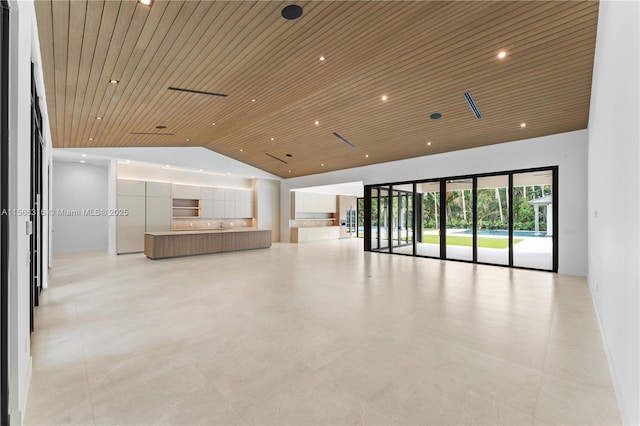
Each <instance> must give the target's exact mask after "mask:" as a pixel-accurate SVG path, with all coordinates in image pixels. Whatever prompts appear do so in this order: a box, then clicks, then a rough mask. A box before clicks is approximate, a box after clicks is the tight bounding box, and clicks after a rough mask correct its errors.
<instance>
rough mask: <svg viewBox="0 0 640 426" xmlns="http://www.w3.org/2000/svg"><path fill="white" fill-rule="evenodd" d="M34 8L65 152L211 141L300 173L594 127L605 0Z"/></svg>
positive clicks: (57, 140)
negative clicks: (292, 7)
mask: <svg viewBox="0 0 640 426" xmlns="http://www.w3.org/2000/svg"><path fill="white" fill-rule="evenodd" d="M36 3H37V4H36V13H37V16H38V24H39V31H40V36H41V39H42V40H41V46H42V49H43V55H42V57H43V69H44V72H45V85H46V87H47V99H48V107H49V111H50V116H51V117H52V119H51V125H52V126H54V127H55V129H52V135H53V137H54V146H57V147H62V146H140V147H142V146H191V145H194V146H204V147H207V148H209V149H212V150H214V151H216V152H219V153H221V154H224V155H227V156H229V157H231V158H235V159H237V160H240V161H244V162H246V163H248V164H251V165H253V166H255V167H258V168H261V169H264V170H267V171H269V172H271V173H274V174H277V175H280V176H283V177H289V176H300V175H305V174H312V173H319V172H323V171H329V170H338V169H342V168H349V167H356V166H361V165H366V164H372V163H376V162H383V161H390V160H397V159H403V158H410V157H414V156H421V155H430V154H434V153H441V152H447V151H452V150H459V149H466V148H472V147H478V146H485V145H490V144H496V143H501V142H507V141H512V140H517V139H524V138H532V137H536V136H543V135H548V134H553V133H559V132H566V131H570V130H577V129H582V128H586V125H587V120H588V109H589V98H590V90H591V72H592V68H593V53H594V45H595V31H596V25H597V14H598V4H597V3H596V2H591V1H582V2H581V1H575V2H553V1H535V2H526V1H524V2H520V1H499V2H498V1H495V2H494V1H482V2H437V1H434V2H422V1H404V2H385V1H370V2H352V1H332V2H329V1H326V2H317V1H300V2H298V4H299V5H300V6H302V7H303V8H304V14H303V16H302V17H301V18H300V19H298V20H295V21H286V20H284V19H283V18H282V17H281V16H280V10H281V9H282V7H284V6H285V5H288V4H290V2H279V1H270V2H260V1H216V2H210V1H202V2H198V1H184V2H183V1H163V0H156V1H155V3H154V4H153V5H152V6H151V7H146V6H142V5H139V4H137V2H135V1H131V0H123V1H111V0H110V1H106V2H93V1H89V2H87V1H72V2H71V1H69V0H59V1H58V0H56V1H52V0H37V1H36ZM501 49H504V50H506V51H507V52H508V56H507V58H506V59H504V60H498V59H497V58H496V55H497V52H498V51H499V50H501ZM321 55H323V56H326V57H327V60H326V61H324V62H321V61H319V59H318V58H319V57H320V56H321ZM111 78H115V79H118V80H119V81H120V82H119V84H117V85H112V84H109V79H111ZM169 86H176V87H184V88H188V89H195V90H204V91H210V92H218V93H224V94H228V96H227V97H214V96H207V95H201V94H194V93H184V92H175V91H170V90H167V89H168V87H169ZM465 91H470V92H471V93H472V95H473V97H474V100H475V101H476V103H477V105H478V107H479V109H480V110H481V112H482V114H483V118H482V119H481V120H476V119H475V117H474V116H473V114H472V112H471V110H470V108H469V106H468V105H467V103H466V101H465V99H464V97H463V92H465ZM383 94H385V95H387V96H388V100H387V101H386V102H383V101H382V100H381V99H380V97H381V95H383ZM252 99H256V102H251V100H252ZM433 112H440V113H442V114H443V118H442V119H440V120H438V121H434V120H430V119H429V114H431V113H433ZM98 115H101V116H104V119H103V120H96V119H95V118H96V116H98ZM54 118H55V119H54ZM315 120H319V121H320V125H318V126H316V125H315V124H314V121H315ZM214 122H215V123H216V125H215V126H214V125H212V123H214ZM521 122H527V127H525V128H520V123H521ZM160 124H162V125H166V126H167V129H164V130H157V129H155V126H157V125H160ZM135 132H142V133H153V132H162V133H167V134H168V135H164V136H162V135H132V134H131V133H135ZM332 132H338V133H340V134H341V135H343V136H344V137H346V138H348V139H349V140H350V141H351V142H352V143H354V144H355V145H356V146H355V148H351V147H349V146H348V145H346V144H345V143H343V142H341V141H340V140H338V139H337V138H336V137H335V136H333V135H332ZM272 137H273V138H274V139H275V140H274V141H272V140H271V138H272ZM89 138H94V140H92V141H89ZM428 141H431V142H432V144H431V145H430V146H429V145H427V142H428ZM266 153H269V154H272V155H274V156H276V157H278V158H281V159H283V160H284V161H286V162H287V164H285V163H283V162H280V161H278V160H275V159H273V158H271V157H269V156H267V155H266ZM287 153H289V154H292V155H293V157H286V154H287ZM367 154H368V158H367V157H366V155H367ZM323 162H324V164H325V165H324V167H323V166H321V164H322V163H323ZM289 170H291V173H289Z"/></svg>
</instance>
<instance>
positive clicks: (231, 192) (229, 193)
mask: <svg viewBox="0 0 640 426" xmlns="http://www.w3.org/2000/svg"><path fill="white" fill-rule="evenodd" d="M236 193H237V190H236V189H228V188H225V190H224V200H225V201H235V200H236Z"/></svg>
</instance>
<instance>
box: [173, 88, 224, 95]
mask: <svg viewBox="0 0 640 426" xmlns="http://www.w3.org/2000/svg"><path fill="white" fill-rule="evenodd" d="M169 90H175V91H176V92H187V93H197V94H198V95H209V96H222V97H227V96H229V95H225V94H224V93H215V92H205V91H204V90H195V89H185V88H183V87H173V86H171V87H169Z"/></svg>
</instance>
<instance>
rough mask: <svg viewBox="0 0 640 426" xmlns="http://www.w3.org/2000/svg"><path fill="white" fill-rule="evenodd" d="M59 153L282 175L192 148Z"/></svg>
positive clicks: (261, 175)
mask: <svg viewBox="0 0 640 426" xmlns="http://www.w3.org/2000/svg"><path fill="white" fill-rule="evenodd" d="M56 151H57V152H75V153H84V154H87V155H99V156H103V157H109V158H119V159H123V160H131V161H146V162H149V163H157V164H163V165H164V164H169V165H170V166H177V167H185V168H190V169H195V170H198V169H203V170H205V171H212V172H217V173H221V174H223V175H224V174H226V173H231V174H232V175H234V176H242V177H245V178H252V177H256V178H264V179H276V180H279V179H280V178H279V177H278V176H275V175H272V174H271V173H268V172H265V171H264V170H261V169H258V168H256V167H253V166H250V165H248V164H245V163H242V162H240V161H238V160H234V159H233V158H230V157H227V156H225V155H222V154H218V153H217V152H213V151H211V150H209V149H206V148H203V147H197V146H191V147H155V148H66V149H56Z"/></svg>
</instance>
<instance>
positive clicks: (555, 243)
mask: <svg viewBox="0 0 640 426" xmlns="http://www.w3.org/2000/svg"><path fill="white" fill-rule="evenodd" d="M542 171H547V172H548V171H550V172H551V173H552V178H551V180H552V182H551V188H552V194H551V195H552V203H553V208H552V215H553V224H552V226H553V235H552V253H551V256H552V262H551V263H552V267H551V269H539V268H530V267H523V266H515V265H514V264H513V246H514V238H513V237H514V235H513V234H514V229H513V228H514V214H513V213H514V212H513V204H514V202H513V194H514V183H513V176H514V175H515V174H520V173H531V172H542ZM558 174H559V168H558V166H557V165H556V166H546V167H535V168H529V169H518V170H507V171H499V172H491V173H479V174H473V175H462V176H450V177H443V178H431V179H420V180H414V181H402V182H391V183H383V184H375V185H365V187H364V208H365V214H364V221H365V226H364V230H365V232H364V234H365V247H364V249H365V251H376V252H381V253H393V247H392V244H389V246H388V247H385V248H382V249H381V248H380V245H378V248H377V249H373V250H372V249H371V240H370V238H371V189H372V188H377V189H385V190H387V191H388V193H389V198H390V199H391V196H392V191H393V187H394V186H400V185H413V205H412V210H413V217H412V222H413V232H414V237H413V239H412V241H413V254H412V255H413V256H417V257H427V258H435V259H442V260H453V261H457V262H467V263H476V264H483V265H494V266H502V267H504V266H508V267H510V268H516V269H529V270H541V271H548V272H558V248H559V235H558V234H559V226H558V216H559V208H558V206H559V203H558V201H559V200H558V198H559V197H558V194H559V192H558ZM501 175H503V176H504V175H506V176H508V182H509V187H508V188H507V193H508V194H509V200H510V202H509V206H508V214H509V218H508V226H509V236H508V239H509V242H508V248H509V264H508V265H504V264H494V263H486V262H478V229H477V227H478V215H477V209H478V207H477V204H478V203H477V201H478V200H477V197H478V195H477V191H478V178H482V177H491V176H501ZM461 179H471V180H472V200H473V201H472V202H473V218H472V226H471V228H472V239H473V240H472V250H473V256H472V259H473V260H471V261H469V260H459V259H449V258H447V249H446V220H443V219H442V218H443V217H446V208H447V206H446V201H443V195H442V194H446V187H447V181H450V180H461ZM426 182H430V183H433V182H439V184H440V205H439V214H440V224H439V225H440V229H439V230H440V256H439V257H434V256H424V255H418V254H417V240H418V236H417V234H416V232H423V230H422V224H420V226H419V227H418V226H417V225H416V224H417V223H418V219H420V220H422V215H420V216H421V217H420V218H418V213H419V212H418V211H417V210H418V208H417V203H416V199H417V198H418V197H417V194H416V186H417V184H418V183H426ZM377 213H378V216H380V210H379V209H378V212H377ZM388 213H389V217H388V218H387V221H388V222H387V223H389V224H392V223H393V222H392V213H393V212H392V208H389V211H388ZM379 226H380V222H378V227H379ZM391 236H392V234H390V237H391ZM379 239H380V233H379V232H378V242H379ZM395 254H400V255H405V256H407V255H408V256H411V254H408V253H395Z"/></svg>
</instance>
